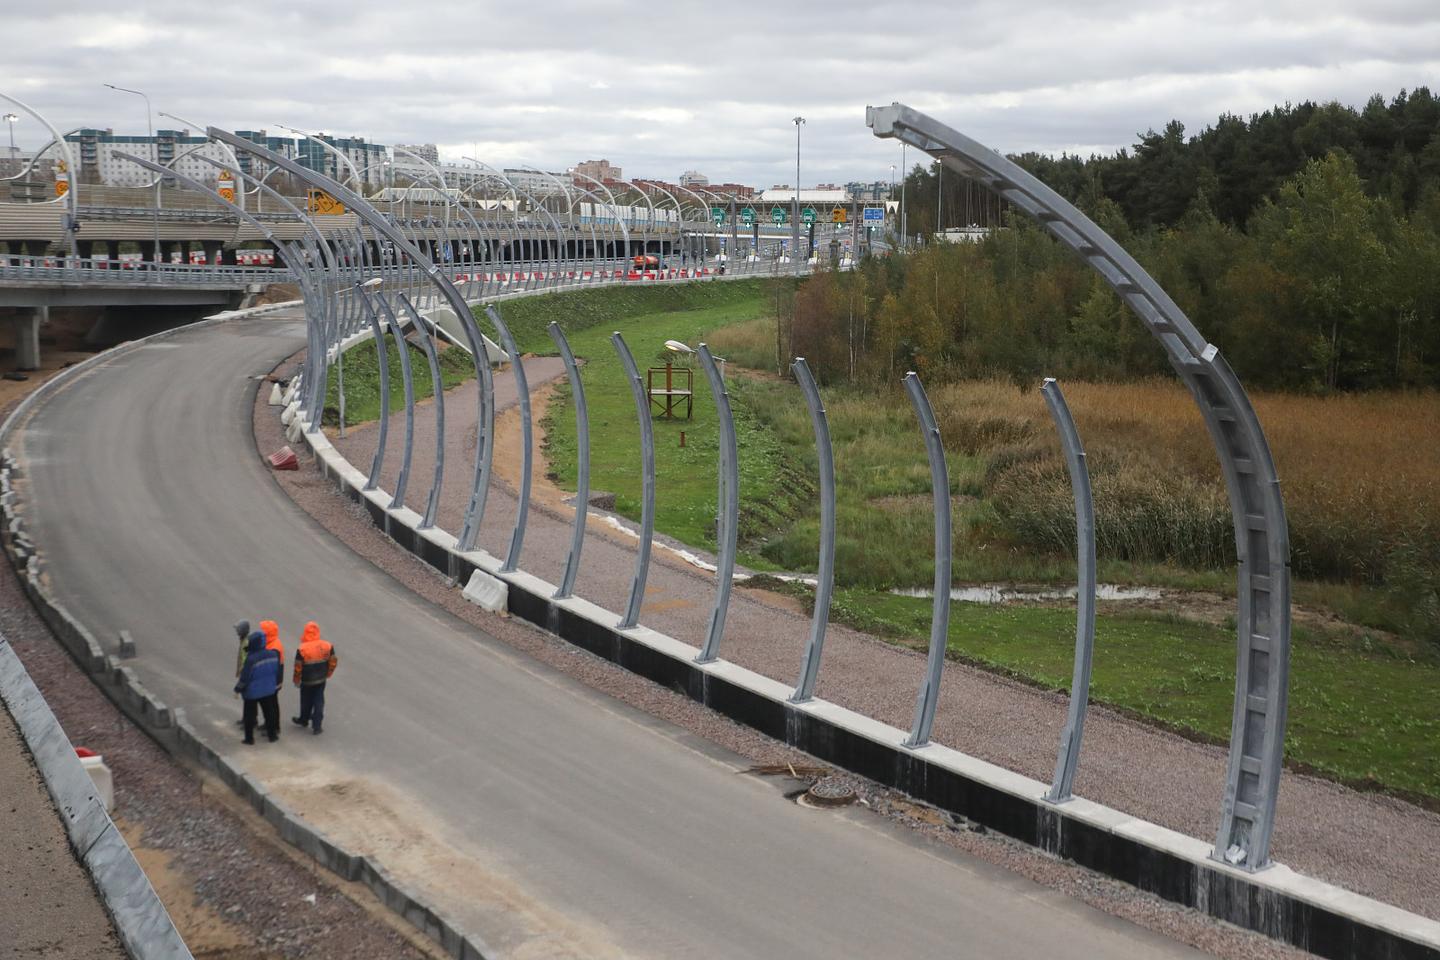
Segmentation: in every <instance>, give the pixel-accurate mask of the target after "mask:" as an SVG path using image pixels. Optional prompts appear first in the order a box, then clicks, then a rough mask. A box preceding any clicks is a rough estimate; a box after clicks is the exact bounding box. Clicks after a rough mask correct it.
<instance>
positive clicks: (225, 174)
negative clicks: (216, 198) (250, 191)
mask: <svg viewBox="0 0 1440 960" xmlns="http://www.w3.org/2000/svg"><path fill="white" fill-rule="evenodd" d="M216 192H217V193H219V194H220V199H222V200H224V201H226V202H227V203H234V202H235V177H234V176H233V175H232V174H231V173H230V171H229V170H221V171H220V180H219V183H218V184H217V189H216Z"/></svg>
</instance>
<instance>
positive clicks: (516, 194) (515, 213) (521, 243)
mask: <svg viewBox="0 0 1440 960" xmlns="http://www.w3.org/2000/svg"><path fill="white" fill-rule="evenodd" d="M463 159H466V160H469V161H470V162H471V163H473V164H475V165H476V166H478V167H480V168H481V169H482V170H486V171H488V173H487V175H486V178H487V179H491V180H499V181H500V182H501V183H503V184H504V185H505V186H506V188H508V189H509V191H510V202H511V203H513V204H515V209H514V210H512V211H511V212H510V233H511V236H512V237H513V238H514V240H513V245H512V246H511V248H510V249H511V256H510V262H511V263H512V264H522V263H526V262H528V261H526V260H522V259H520V256H521V254H522V253H523V252H525V238H524V237H522V236H521V233H520V194H522V193H523V194H525V198H526V199H527V200H529V201H530V203H531V204H532V205H533V204H534V203H535V198H534V197H532V196H531V195H530V194H529V193H528V192H527V191H525V190H523V189H521V188H520V187H518V186H516V185H515V181H513V180H511V179H510V178H509V177H507V176H505V173H504V172H503V171H501V170H497V169H496V168H495V167H492V166H491V165H490V164H488V163H486V162H485V161H484V160H479V159H476V158H475V157H465V158H463ZM480 182H482V181H479V180H477V184H478V183H480ZM472 186H473V185H472ZM507 272H508V273H509V274H510V275H511V276H509V277H507V278H506V286H507V287H508V286H509V285H510V283H512V282H513V281H514V273H515V271H514V270H513V269H512V270H509V271H507ZM527 272H528V273H530V274H531V278H530V280H528V281H526V282H528V283H529V284H530V289H532V290H533V289H535V279H534V273H535V271H533V270H531V271H527Z"/></svg>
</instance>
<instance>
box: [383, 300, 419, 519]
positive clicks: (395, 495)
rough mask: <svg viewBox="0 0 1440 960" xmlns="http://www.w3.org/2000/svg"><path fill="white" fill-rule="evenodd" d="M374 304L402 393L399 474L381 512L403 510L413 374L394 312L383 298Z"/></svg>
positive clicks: (412, 433)
mask: <svg viewBox="0 0 1440 960" xmlns="http://www.w3.org/2000/svg"><path fill="white" fill-rule="evenodd" d="M375 302H376V303H378V304H379V305H380V309H381V310H383V311H384V312H385V322H386V324H387V325H388V326H389V327H390V335H391V336H392V337H394V338H395V348H396V349H397V350H398V351H399V353H400V379H401V382H402V384H403V387H404V390H405V439H404V443H403V444H402V445H401V448H400V473H399V474H398V475H397V476H396V478H395V490H394V492H392V493H391V494H390V505H389V506H388V507H386V508H385V509H386V510H394V509H396V508H403V507H404V506H405V489H406V487H407V486H409V483H410V461H411V455H412V454H413V453H414V450H415V374H414V371H412V370H411V369H410V348H409V341H407V340H406V339H405V332H404V331H403V330H402V329H401V328H400V321H399V320H398V319H397V318H396V316H395V311H394V310H393V309H391V307H390V304H389V303H387V302H386V300H385V298H384V297H376V298H375Z"/></svg>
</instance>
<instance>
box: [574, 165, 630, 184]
mask: <svg viewBox="0 0 1440 960" xmlns="http://www.w3.org/2000/svg"><path fill="white" fill-rule="evenodd" d="M571 172H572V173H578V174H580V175H581V176H582V177H589V178H590V179H592V180H599V181H600V182H601V183H605V182H607V181H610V180H620V179H623V178H624V174H623V173H621V171H620V168H619V167H616V166H612V165H611V163H610V161H609V160H586V161H584V162H582V163H577V164H575V166H574V168H573V169H572V171H571Z"/></svg>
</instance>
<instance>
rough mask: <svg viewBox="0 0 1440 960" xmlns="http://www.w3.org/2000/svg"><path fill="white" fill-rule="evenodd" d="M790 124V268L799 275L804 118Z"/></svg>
mask: <svg viewBox="0 0 1440 960" xmlns="http://www.w3.org/2000/svg"><path fill="white" fill-rule="evenodd" d="M792 122H793V123H794V124H795V218H794V222H793V224H792V225H791V241H790V266H791V269H792V270H794V271H795V272H796V273H799V272H800V263H799V260H798V259H796V258H798V257H799V256H800V128H801V127H803V126H804V125H805V118H804V117H796V118H795V119H794V120H793V121H792Z"/></svg>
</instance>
